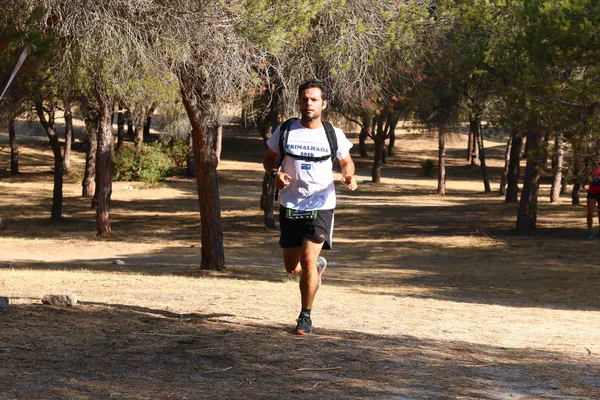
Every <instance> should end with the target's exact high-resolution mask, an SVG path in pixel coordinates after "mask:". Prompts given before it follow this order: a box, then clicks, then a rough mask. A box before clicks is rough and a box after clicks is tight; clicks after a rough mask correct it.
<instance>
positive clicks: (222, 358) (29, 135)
mask: <svg viewBox="0 0 600 400" xmlns="http://www.w3.org/2000/svg"><path fill="white" fill-rule="evenodd" d="M21 128H22V129H21V132H23V133H21V137H20V143H22V145H21V172H22V173H21V174H20V175H18V176H10V175H9V173H8V171H7V169H8V165H9V164H8V160H9V149H8V147H7V146H6V143H7V139H6V133H5V132H2V133H0V218H2V221H3V223H4V224H5V226H6V229H5V230H3V231H0V296H6V297H9V300H10V311H9V312H8V313H6V314H2V315H0V321H2V323H1V326H2V328H3V329H1V330H0V400H5V399H55V398H56V399H98V398H116V399H119V398H122V399H143V398H144V399H167V398H179V399H200V398H215V399H216V398H232V399H233V398H256V399H258V398H265V399H270V398H273V399H275V398H278V399H280V398H315V399H345V398H348V399H350V398H351V399H363V398H377V399H380V398H382V399H475V398H483V399H594V398H600V342H599V339H600V333H599V332H600V311H599V310H600V296H599V295H598V289H599V288H600V283H599V282H600V280H599V273H600V267H599V265H598V262H597V259H598V257H597V250H598V243H599V241H598V240H593V241H584V240H583V233H584V224H585V220H584V215H585V214H584V209H583V207H581V206H571V205H570V201H569V199H568V198H567V197H565V198H564V199H562V200H561V202H560V203H558V204H550V203H549V202H548V190H549V186H548V180H547V179H545V180H544V181H543V184H542V191H541V195H540V204H539V217H538V229H537V230H536V232H534V233H532V234H528V235H517V234H516V233H515V232H514V226H515V222H516V205H515V204H506V203H504V202H503V199H502V198H501V197H499V196H498V195H497V194H496V193H495V192H496V191H497V188H498V182H499V174H500V171H501V168H502V163H503V162H502V155H503V152H504V146H505V142H504V138H502V137H500V136H495V137H491V138H490V139H489V141H486V146H487V149H488V156H489V161H488V164H489V166H490V176H491V179H492V189H493V191H494V193H492V194H485V193H483V184H482V183H481V181H480V175H479V171H478V169H477V168H472V167H470V166H467V165H466V162H465V160H464V152H465V150H464V148H465V147H466V144H465V137H464V135H460V134H457V135H455V136H453V139H452V140H451V141H450V146H449V147H450V148H449V151H448V155H449V166H448V171H447V174H448V195H447V196H445V197H439V196H437V195H436V194H435V188H436V181H435V178H428V177H424V176H422V174H421V171H420V168H419V166H418V161H419V160H423V159H426V158H432V159H435V157H436V154H437V150H436V141H435V139H434V138H433V136H431V135H428V134H422V133H416V132H405V131H402V135H401V137H400V140H399V142H398V144H397V151H398V155H397V156H396V157H395V158H394V159H393V160H392V161H391V162H390V163H389V164H387V165H385V166H384V169H383V171H382V175H383V177H384V179H383V182H382V184H381V185H373V184H368V183H365V184H362V185H361V186H360V188H359V190H358V191H357V192H353V193H350V192H347V191H344V190H343V189H342V188H341V187H340V188H339V192H338V209H337V211H336V231H335V235H334V242H335V247H334V250H332V251H330V252H327V253H325V256H326V257H327V258H328V260H329V268H328V270H327V272H326V275H325V276H324V283H323V287H322V289H321V290H320V292H319V294H318V297H317V300H316V303H315V308H314V311H313V314H314V318H313V321H314V325H315V334H314V335H313V336H312V337H310V338H299V337H296V336H294V335H292V334H291V333H290V330H291V328H293V325H294V319H295V317H296V315H297V313H298V311H299V293H298V289H297V281H296V280H295V278H294V277H290V276H288V275H287V274H285V272H284V270H283V268H282V266H281V261H280V250H279V248H278V245H277V236H278V235H277V232H276V231H270V230H267V229H265V228H264V227H263V223H262V212H261V211H260V210H259V209H258V199H259V196H260V183H261V179H262V174H261V166H260V162H261V160H262V151H263V145H262V143H261V142H260V140H258V139H257V138H256V137H255V135H253V134H252V133H245V134H236V135H228V136H227V137H226V139H225V143H224V154H223V161H222V163H221V165H220V167H219V177H220V189H221V199H222V215H223V226H224V230H225V249H226V250H225V252H226V253H225V257H226V263H227V271H226V272H224V273H214V272H201V271H200V270H199V265H198V263H199V256H200V229H199V228H200V227H199V215H198V205H197V196H196V189H195V184H194V182H193V180H190V179H188V178H181V177H179V178H170V179H168V180H167V181H166V182H165V184H164V185H163V187H160V188H154V189H141V188H140V186H139V185H138V184H136V183H133V182H115V183H114V186H113V196H112V211H111V219H112V224H113V232H114V236H113V238H111V239H108V240H97V239H95V237H94V234H95V227H94V213H93V211H92V210H90V204H89V200H86V199H82V198H81V197H80V192H81V184H80V182H81V174H82V160H83V154H82V153H76V154H75V158H74V160H73V162H74V167H73V170H72V172H71V173H70V174H69V175H68V177H67V180H66V183H65V186H64V219H63V221H60V222H58V223H56V222H51V221H50V220H49V213H50V201H51V195H52V174H51V170H50V166H51V152H50V150H49V149H48V145H47V143H46V142H47V139H46V141H44V139H45V138H44V136H43V135H40V134H39V131H37V133H36V129H35V127H31V126H30V127H26V129H25V126H22V127H21ZM350 136H351V137H352V140H356V137H355V136H356V135H354V134H350ZM371 154H372V151H371ZM354 157H355V161H356V163H357V166H358V174H357V176H358V179H359V182H362V181H363V180H369V179H370V166H371V161H370V160H369V159H360V158H359V157H358V155H354ZM131 187H133V189H131ZM117 260H120V261H119V262H117ZM116 262H117V263H116ZM51 293H72V294H74V295H75V296H76V297H77V298H78V300H79V304H78V305H76V306H75V307H68V308H63V307H53V306H47V305H42V304H41V301H40V299H41V297H42V296H44V295H47V294H51Z"/></svg>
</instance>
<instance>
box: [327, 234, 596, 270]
mask: <svg viewBox="0 0 600 400" xmlns="http://www.w3.org/2000/svg"><path fill="white" fill-rule="evenodd" d="M593 237H594V235H592V232H591V231H587V232H586V233H585V240H590V239H591V238H593ZM319 279H320V275H319Z"/></svg>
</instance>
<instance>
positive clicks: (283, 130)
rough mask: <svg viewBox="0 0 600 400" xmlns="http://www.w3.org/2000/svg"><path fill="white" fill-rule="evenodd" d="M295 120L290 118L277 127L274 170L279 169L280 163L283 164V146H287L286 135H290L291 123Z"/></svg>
mask: <svg viewBox="0 0 600 400" xmlns="http://www.w3.org/2000/svg"><path fill="white" fill-rule="evenodd" d="M297 119H298V118H290V119H288V120H287V121H285V122H284V123H283V124H281V126H280V127H279V157H278V158H277V162H276V163H275V168H276V169H279V167H281V163H283V157H285V146H286V145H287V140H288V135H289V133H290V126H291V125H292V122H294V121H296V120H297Z"/></svg>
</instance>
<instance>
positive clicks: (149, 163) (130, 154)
mask: <svg viewBox="0 0 600 400" xmlns="http://www.w3.org/2000/svg"><path fill="white" fill-rule="evenodd" d="M113 166H114V179H115V180H116V181H136V182H144V183H146V184H148V185H149V186H154V185H156V184H157V183H158V182H160V181H161V180H163V179H164V178H165V177H167V176H168V175H169V174H170V173H171V171H172V169H173V162H172V160H171V159H170V158H169V156H168V155H167V154H166V152H165V150H164V148H163V146H162V145H161V144H160V143H152V144H142V145H141V146H140V147H139V148H136V147H125V148H122V149H121V150H120V151H119V152H117V153H115V156H114V160H113Z"/></svg>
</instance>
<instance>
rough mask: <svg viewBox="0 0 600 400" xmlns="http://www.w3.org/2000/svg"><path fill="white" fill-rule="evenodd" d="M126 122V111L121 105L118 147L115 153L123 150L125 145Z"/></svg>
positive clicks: (118, 120) (118, 121)
mask: <svg viewBox="0 0 600 400" xmlns="http://www.w3.org/2000/svg"><path fill="white" fill-rule="evenodd" d="M125 122H126V121H125V111H124V110H123V105H122V104H119V110H118V111H117V145H116V147H115V151H119V150H121V148H123V143H125Z"/></svg>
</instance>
